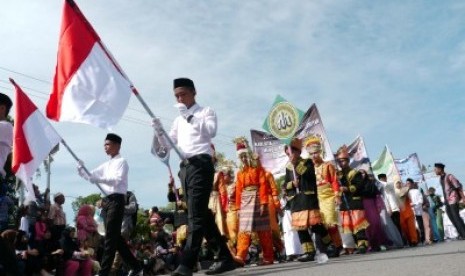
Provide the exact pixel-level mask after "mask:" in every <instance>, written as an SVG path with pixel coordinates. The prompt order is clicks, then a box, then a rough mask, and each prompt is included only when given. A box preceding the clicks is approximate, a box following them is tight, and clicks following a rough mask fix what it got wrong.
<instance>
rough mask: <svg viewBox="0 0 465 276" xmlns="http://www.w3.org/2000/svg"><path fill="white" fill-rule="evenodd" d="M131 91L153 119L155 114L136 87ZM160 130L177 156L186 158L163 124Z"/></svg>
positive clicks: (182, 158)
mask: <svg viewBox="0 0 465 276" xmlns="http://www.w3.org/2000/svg"><path fill="white" fill-rule="evenodd" d="M131 88H132V92H133V93H134V95H135V96H136V98H137V99H138V100H139V102H140V103H141V104H142V107H144V109H145V111H147V113H148V114H149V116H150V117H151V118H152V119H155V114H153V112H152V110H151V109H150V107H149V106H148V105H147V103H146V102H145V101H144V99H143V98H142V96H141V95H140V94H139V91H137V89H136V88H135V87H134V86H132V87H131ZM161 132H162V135H163V136H164V137H165V139H166V141H167V142H168V144H169V145H170V146H171V148H173V149H174V151H175V152H176V154H177V155H178V156H179V158H180V159H181V160H182V161H184V160H186V157H184V155H183V154H182V153H181V151H180V150H179V148H178V147H177V146H176V145H175V144H174V142H173V140H171V138H170V136H169V135H168V133H167V132H166V131H165V129H164V128H163V126H162V127H161Z"/></svg>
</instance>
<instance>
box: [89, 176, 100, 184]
mask: <svg viewBox="0 0 465 276" xmlns="http://www.w3.org/2000/svg"><path fill="white" fill-rule="evenodd" d="M89 182H90V183H92V184H97V183H98V182H99V179H98V178H97V177H95V176H93V175H91V176H90V177H89Z"/></svg>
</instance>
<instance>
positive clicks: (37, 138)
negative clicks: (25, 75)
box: [10, 79, 61, 198]
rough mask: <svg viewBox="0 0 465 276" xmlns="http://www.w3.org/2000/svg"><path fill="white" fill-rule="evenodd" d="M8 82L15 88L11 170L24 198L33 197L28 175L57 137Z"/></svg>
mask: <svg viewBox="0 0 465 276" xmlns="http://www.w3.org/2000/svg"><path fill="white" fill-rule="evenodd" d="M10 81H11V83H13V85H14V86H15V88H16V97H15V99H16V101H15V121H14V122H15V123H14V129H13V162H12V169H13V172H14V173H15V175H16V177H18V178H19V179H21V181H22V182H23V183H24V184H25V185H26V189H27V190H28V195H27V196H28V198H34V191H33V189H32V176H33V175H34V173H35V171H36V170H37V168H39V166H40V164H41V163H42V162H43V161H44V160H45V158H47V155H48V154H49V153H50V151H51V150H52V149H53V148H54V147H55V146H56V145H57V144H58V143H59V142H60V141H61V137H60V135H58V133H57V132H56V131H55V129H54V128H53V127H52V125H51V124H50V122H49V121H48V120H47V118H45V116H44V115H43V114H42V113H41V112H40V111H39V110H38V109H37V107H36V106H35V105H34V103H32V101H31V100H30V99H29V98H28V96H27V95H26V94H24V92H23V91H22V90H21V88H20V87H19V86H18V85H17V84H16V83H15V82H14V81H13V80H11V79H10Z"/></svg>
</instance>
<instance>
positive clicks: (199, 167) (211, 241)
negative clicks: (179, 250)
mask: <svg viewBox="0 0 465 276" xmlns="http://www.w3.org/2000/svg"><path fill="white" fill-rule="evenodd" d="M214 174H215V169H214V167H213V161H212V158H211V156H210V155H208V154H201V155H195V156H193V157H191V158H189V159H188V162H185V163H182V164H181V169H180V172H179V177H180V179H181V184H182V186H183V189H184V191H185V192H184V196H185V200H186V203H187V240H186V245H185V246H184V250H183V254H182V258H181V262H180V263H181V265H184V266H186V267H188V268H193V267H194V265H195V264H196V263H197V259H198V255H199V252H200V246H201V243H202V240H203V238H204V237H205V239H206V240H207V242H208V245H209V247H210V248H212V249H213V251H214V253H215V255H216V256H217V257H218V260H220V261H221V260H232V256H231V253H230V252H229V249H228V247H227V246H226V241H225V240H224V239H223V237H222V236H221V234H220V231H219V230H218V226H217V225H216V223H215V218H214V216H213V213H212V212H211V211H210V209H208V201H209V199H210V193H211V191H212V186H213V176H214Z"/></svg>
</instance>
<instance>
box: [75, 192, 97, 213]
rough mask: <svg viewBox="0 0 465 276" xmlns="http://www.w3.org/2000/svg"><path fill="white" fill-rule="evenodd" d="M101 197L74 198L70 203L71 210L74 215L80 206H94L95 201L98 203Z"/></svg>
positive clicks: (91, 195) (93, 195)
mask: <svg viewBox="0 0 465 276" xmlns="http://www.w3.org/2000/svg"><path fill="white" fill-rule="evenodd" d="M101 198H102V197H101V196H100V194H90V195H88V196H86V197H82V196H80V197H78V198H76V199H75V200H74V201H73V202H72V203H71V207H72V208H73V211H74V213H75V214H77V212H78V211H79V208H81V206H82V205H84V204H90V205H95V203H96V202H97V201H99V200H100V199H101Z"/></svg>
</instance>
